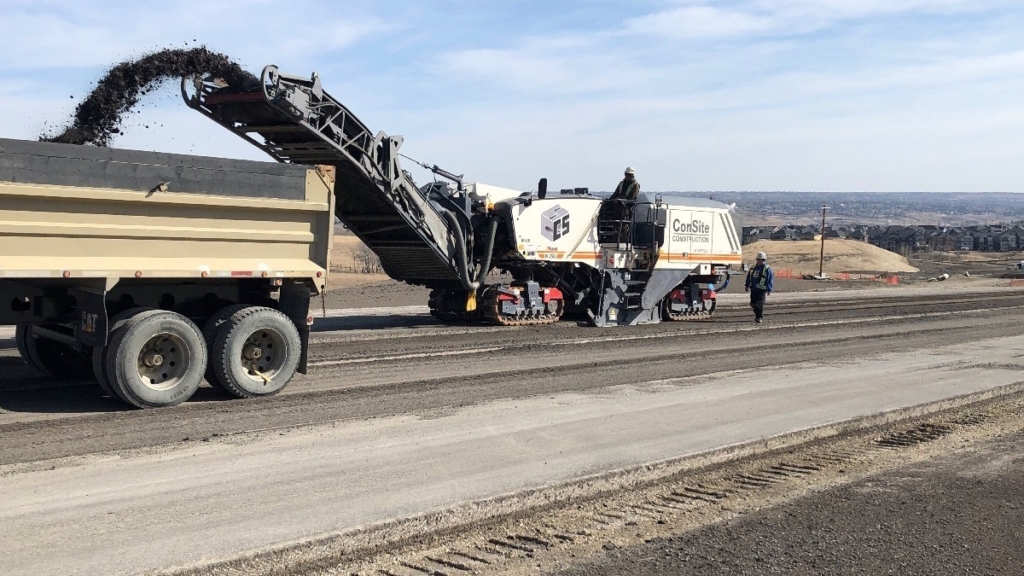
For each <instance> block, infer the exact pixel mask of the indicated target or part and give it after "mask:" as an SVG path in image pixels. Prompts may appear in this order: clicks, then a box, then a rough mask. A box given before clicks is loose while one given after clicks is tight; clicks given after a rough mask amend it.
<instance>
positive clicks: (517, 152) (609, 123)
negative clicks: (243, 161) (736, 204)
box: [0, 0, 1024, 191]
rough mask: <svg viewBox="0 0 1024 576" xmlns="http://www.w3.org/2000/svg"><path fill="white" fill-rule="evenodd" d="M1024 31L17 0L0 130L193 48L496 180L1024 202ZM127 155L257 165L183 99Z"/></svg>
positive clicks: (1011, 11)
mask: <svg viewBox="0 0 1024 576" xmlns="http://www.w3.org/2000/svg"><path fill="white" fill-rule="evenodd" d="M341 6H344V8H340V7H341ZM1022 31H1024V3H1020V2H1009V1H986V0H863V1H852V0H851V1H842V0H736V1H725V2H710V1H700V0H679V1H671V0H641V1H635V2H624V1H611V0H590V1H585V0H584V1H578V2H550V1H547V2H544V1H535V0H505V1H502V2H481V1H468V0H466V1H462V0H456V1H449V2H440V1H436V2H435V1H429V0H421V1H408V2H393V1H383V0H382V1H376V2H369V1H367V2H327V1H301V0H293V1H290V2H281V1H279V0H274V1H271V0H206V1H194V0H181V1H173V0H168V1H164V2H131V3H129V2H112V1H110V2H108V1H106V0H91V1H89V2H70V1H68V2H64V1H55V0H51V1H47V0H32V1H28V0H0V54H3V55H4V58H3V59H2V60H0V78H2V81H0V136H2V137H9V138H35V137H37V136H38V135H39V133H40V132H41V131H42V130H43V129H45V128H46V127H47V126H48V125H49V126H52V125H55V124H56V125H60V124H61V123H63V122H64V121H66V119H67V118H69V117H70V114H71V113H72V111H73V108H74V105H75V103H76V102H77V101H78V100H79V99H81V97H83V96H84V95H86V94H87V93H88V91H89V89H90V84H91V83H92V82H94V81H95V80H96V79H98V78H99V77H100V76H101V75H102V74H103V72H104V71H105V69H106V68H107V67H108V66H110V65H112V64H114V63H117V62H119V61H121V60H124V59H127V58H132V57H137V56H139V55H141V54H143V53H145V52H148V51H152V50H154V49H159V48H163V47H182V46H184V45H185V43H186V42H187V43H189V45H195V44H196V43H198V44H205V45H206V46H208V47H209V48H211V49H213V50H217V51H220V52H223V53H226V54H228V55H230V56H232V57H233V58H235V59H236V60H238V61H239V62H240V63H242V64H243V66H245V67H246V68H247V69H249V70H251V71H253V72H255V73H259V71H260V70H261V69H262V68H263V66H264V65H266V64H276V65H278V66H280V68H281V69H282V71H284V72H286V73H291V74H297V75H303V76H305V75H308V74H310V73H311V72H313V71H316V72H318V73H319V74H320V76H321V78H322V81H323V83H324V85H325V88H326V89H327V90H328V91H329V92H331V94H333V95H334V96H335V97H337V98H338V99H339V100H341V101H342V102H344V103H345V104H346V105H348V106H349V107H350V108H351V109H352V110H353V112H354V113H355V114H356V115H357V116H359V117H360V118H361V119H362V120H363V121H364V122H365V123H366V124H367V125H368V126H369V127H370V128H371V129H372V130H375V131H376V130H383V131H385V132H387V133H389V134H401V135H403V136H404V137H405V145H404V147H403V150H402V151H403V152H404V153H405V154H407V155H409V156H412V157H414V158H417V159H421V160H424V161H427V162H430V163H436V164H439V165H441V166H442V167H444V168H446V169H448V170H451V171H453V172H456V173H465V174H466V177H467V179H469V180H476V181H482V182H488V183H491V184H496V185H501V186H509V187H514V188H519V189H525V190H529V189H531V188H533V187H534V186H535V185H536V182H537V179H538V178H539V177H541V176H546V177H548V179H549V181H550V183H551V186H553V187H555V188H559V187H570V186H589V187H591V188H593V189H596V190H608V189H611V188H613V187H614V186H615V184H616V183H617V182H618V180H619V178H620V177H621V174H622V170H623V168H625V167H626V166H627V165H632V166H635V167H636V169H637V175H638V179H639V180H640V183H641V185H642V187H643V188H644V189H645V190H649V191H655V190H659V191H664V190H684V191H709V190H793V191H810V190H825V191H859V190H867V191H1024V162H1022V161H1021V154H1022V152H1024V98H1022V95H1024V33H1022ZM193 40H195V41H197V42H193ZM71 96H74V98H71ZM145 126H148V128H146V127H145ZM115 146H118V147H125V148H139V149H149V150H162V151H170V152H186V153H195V154H208V155H215V156H227V157H236V158H252V159H262V158H263V156H261V153H260V152H259V151H258V150H256V149H255V148H253V147H251V146H249V145H248V144H246V143H245V142H243V141H242V140H241V139H239V138H237V137H236V136H234V135H232V134H230V133H228V132H227V131H226V130H224V129H222V128H220V127H219V126H217V125H215V124H213V123H211V122H210V121H209V120H207V119H205V118H204V117H202V116H201V115H199V114H197V113H195V112H193V111H191V110H189V109H188V108H186V107H185V106H184V104H183V103H182V102H181V100H180V96H179V95H178V88H177V85H176V84H174V83H169V84H168V85H167V86H164V87H163V88H162V89H161V90H160V91H158V92H157V93H155V94H151V95H149V96H147V98H146V99H145V101H144V102H143V105H142V107H141V108H140V114H137V115H134V116H133V117H132V120H131V121H130V122H129V123H128V124H127V126H126V130H125V133H124V134H123V135H122V136H120V137H118V139H117V140H116V141H115ZM414 173H415V174H416V175H417V177H418V178H421V175H422V173H421V172H417V171H414Z"/></svg>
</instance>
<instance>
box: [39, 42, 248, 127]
mask: <svg viewBox="0 0 1024 576" xmlns="http://www.w3.org/2000/svg"><path fill="white" fill-rule="evenodd" d="M199 75H209V76H211V77H214V78H221V79H223V80H224V81H225V82H227V83H228V84H229V85H233V86H238V87H240V88H242V89H243V90H245V89H249V88H255V87H256V86H258V83H259V82H258V80H257V79H256V77H255V76H253V75H252V74H250V73H249V72H246V71H245V70H243V69H242V67H241V66H239V65H238V64H237V63H236V62H234V61H232V60H231V59H230V58H228V57H227V56H225V55H223V54H219V53H217V52H211V51H210V50H208V49H207V48H205V47H199V48H191V49H187V50H186V49H168V50H161V51H160V52H154V53H152V54H148V55H145V56H143V57H141V58H139V59H137V60H130V61H127V62H122V63H120V64H117V65H116V66H114V67H113V68H111V69H110V71H109V72H107V74H106V76H104V77H103V78H101V79H100V81H99V82H98V83H97V84H96V88H95V89H93V91H92V92H91V93H89V95H88V96H87V97H86V98H85V99H84V100H82V101H81V102H80V103H79V104H78V106H77V107H76V108H75V115H74V117H73V118H72V122H71V125H70V126H69V127H68V128H66V129H65V130H64V131H63V132H62V133H60V134H57V135H55V136H50V135H46V134H44V135H42V136H40V138H39V140H40V141H43V142H59V143H63V144H91V145H94V146H109V145H110V139H111V137H112V136H113V135H114V134H118V133H120V129H119V125H120V123H121V120H122V117H123V116H124V115H125V114H127V113H128V112H129V111H131V109H132V107H133V106H135V105H136V104H138V101H139V98H140V97H142V96H143V95H145V94H146V93H148V92H149V91H151V90H152V89H153V88H154V87H156V86H157V85H158V84H159V83H161V82H163V81H165V80H169V79H172V78H188V77H194V76H199Z"/></svg>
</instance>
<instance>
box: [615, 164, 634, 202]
mask: <svg viewBox="0 0 1024 576" xmlns="http://www.w3.org/2000/svg"><path fill="white" fill-rule="evenodd" d="M639 194H640V183H639V182H637V181H636V170H633V167H632V166H628V167H626V174H625V177H624V178H623V179H622V182H619V185H618V186H616V187H615V192H613V193H612V197H611V199H612V200H629V201H631V202H632V201H635V200H636V197H637V196H638V195H639Z"/></svg>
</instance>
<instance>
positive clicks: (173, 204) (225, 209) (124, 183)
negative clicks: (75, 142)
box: [0, 139, 334, 290]
mask: <svg viewBox="0 0 1024 576" xmlns="http://www.w3.org/2000/svg"><path fill="white" fill-rule="evenodd" d="M90 156H91V157H90ZM203 160H206V162H207V165H203V164H202V163H200V162H197V159H196V158H195V157H187V156H177V155H169V154H156V153H138V152H128V151H119V150H107V149H89V148H85V147H78V146H63V145H53V144H41V143H35V142H20V141H12V140H3V139H0V279H2V278H21V279H25V278H62V277H63V278H109V279H110V280H112V281H115V282H116V281H117V280H118V279H120V278H140V277H141V278H230V277H270V278H308V279H310V280H311V281H312V283H313V285H314V286H316V289H317V290H319V289H322V288H323V285H324V280H325V276H326V273H327V268H328V259H329V251H330V248H331V243H332V239H333V226H334V211H333V209H332V205H331V204H332V189H333V173H332V171H331V170H325V169H311V168H307V167H299V166H282V165H279V164H270V163H259V162H239V161H228V160H224V161H220V163H219V164H218V165H209V159H203ZM189 161H190V162H189ZM186 162H189V163H188V164H186ZM197 164H198V165H197ZM268 172H270V173H268ZM101 184H102V185H105V186H100V185H101ZM275 185H276V186H277V188H276V189H274V186H275ZM113 186H117V187H113ZM227 192H232V193H233V194H228V193H227ZM247 193H248V194H247Z"/></svg>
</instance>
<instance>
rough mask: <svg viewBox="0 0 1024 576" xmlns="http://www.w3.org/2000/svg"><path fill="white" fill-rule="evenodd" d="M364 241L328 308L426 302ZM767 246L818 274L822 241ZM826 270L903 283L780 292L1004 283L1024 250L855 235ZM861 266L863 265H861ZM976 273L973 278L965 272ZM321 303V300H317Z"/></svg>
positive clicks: (342, 249)
mask: <svg viewBox="0 0 1024 576" xmlns="http://www.w3.org/2000/svg"><path fill="white" fill-rule="evenodd" d="M361 247H362V244H361V243H360V242H359V240H358V239H357V238H356V237H355V236H352V235H351V234H338V235H337V236H335V238H334V251H333V253H332V256H331V273H330V276H329V277H328V280H327V285H328V292H327V294H326V295H325V297H324V301H323V305H324V306H325V307H326V308H328V309H332V308H377V307H388V306H416V305H426V303H427V298H428V295H429V293H430V291H429V290H428V289H426V288H424V287H422V286H412V285H410V284H406V283H404V282H397V281H395V280H392V279H391V278H390V277H388V276H387V275H386V274H383V273H362V272H359V271H358V270H359V269H360V267H361V265H362V259H361ZM759 250H763V251H765V252H766V253H768V255H769V262H770V263H771V264H772V266H773V267H774V268H775V269H777V270H778V269H783V268H788V269H791V270H794V272H798V273H807V274H812V273H813V274H817V272H818V256H819V252H818V251H819V250H820V243H818V242H816V241H797V242H788V241H787V242H783V241H778V242H772V241H762V242H757V243H754V244H750V245H748V246H744V247H743V251H744V254H745V256H744V258H745V260H747V259H749V260H750V262H752V261H753V255H754V254H756V253H757V252H758V251H759ZM825 258H826V263H825V271H826V272H831V273H833V274H834V273H836V272H838V271H841V268H843V269H845V270H863V271H876V272H883V271H897V270H905V272H903V273H901V274H900V279H899V285H891V284H886V283H885V282H883V281H879V280H802V279H799V278H776V279H775V291H776V292H778V293H780V294H781V293H786V292H831V291H835V290H860V289H866V288H882V287H884V288H893V289H898V288H899V286H903V285H908V284H919V283H923V282H927V281H928V278H933V277H935V276H938V275H940V274H943V273H946V274H949V275H950V278H949V279H948V280H946V282H948V283H949V284H950V285H954V284H955V285H957V286H961V285H971V286H989V285H993V282H995V283H999V285H1002V284H1004V283H1005V282H1006V281H1005V280H993V278H998V277H999V276H1000V275H1001V274H1003V273H1005V272H1006V270H1007V268H1009V266H1011V265H1012V264H1013V263H1016V262H1019V261H1020V260H1022V259H1024V253H1006V254H992V253H978V252H966V253H948V254H947V253H933V254H927V255H923V256H921V257H915V258H913V259H912V262H908V260H907V259H906V258H904V257H902V256H900V255H898V254H893V253H891V252H887V251H885V250H882V249H880V248H877V247H875V246H871V245H869V244H866V243H864V242H857V241H854V240H826V241H825ZM857 266H860V267H861V268H856V267H857ZM964 272H970V273H971V276H970V277H965V276H963V273H964ZM742 291H743V277H742V275H739V276H735V277H734V278H733V281H732V283H731V285H730V286H729V287H728V288H727V290H726V293H734V292H742ZM315 305H319V303H318V304H315Z"/></svg>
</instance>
